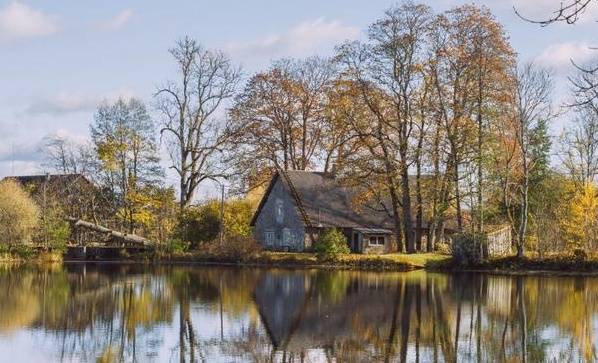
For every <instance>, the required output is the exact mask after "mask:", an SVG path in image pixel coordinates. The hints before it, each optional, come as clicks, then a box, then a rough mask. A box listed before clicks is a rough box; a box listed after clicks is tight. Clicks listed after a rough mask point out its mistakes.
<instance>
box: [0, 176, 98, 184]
mask: <svg viewBox="0 0 598 363" xmlns="http://www.w3.org/2000/svg"><path fill="white" fill-rule="evenodd" d="M3 180H14V181H16V182H18V183H20V184H22V185H28V184H35V185H38V184H42V183H45V182H50V183H62V184H66V185H70V184H73V183H75V182H79V181H83V182H85V183H88V184H91V182H90V181H89V180H88V179H87V178H86V177H85V175H83V174H40V175H16V176H7V177H6V178H4V179H3Z"/></svg>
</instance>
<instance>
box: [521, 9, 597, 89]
mask: <svg viewBox="0 0 598 363" xmlns="http://www.w3.org/2000/svg"><path fill="white" fill-rule="evenodd" d="M597 4H598V1H596V0H567V1H564V2H561V3H560V7H559V8H558V9H556V10H554V11H553V13H552V16H550V17H548V18H546V19H544V20H534V19H531V18H529V17H526V16H524V15H522V14H521V13H520V12H519V11H518V10H517V9H515V13H516V14H517V15H518V16H519V17H520V18H521V19H523V20H525V21H528V22H530V23H535V24H540V25H541V26H548V25H550V24H554V23H566V24H569V25H571V24H575V23H577V21H578V20H579V19H580V17H581V16H582V15H584V13H585V12H586V11H587V10H588V9H589V8H591V7H592V6H595V5H597ZM592 49H596V48H592ZM571 63H572V64H573V66H574V67H575V68H576V69H577V70H578V71H580V73H581V75H580V76H579V77H578V78H575V79H571V82H572V84H573V86H574V88H575V89H576V93H584V94H585V96H586V97H587V96H588V95H591V99H593V100H598V79H597V78H596V77H597V74H598V66H596V65H594V66H580V65H578V64H577V63H575V61H574V60H571Z"/></svg>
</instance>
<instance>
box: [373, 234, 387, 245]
mask: <svg viewBox="0 0 598 363" xmlns="http://www.w3.org/2000/svg"><path fill="white" fill-rule="evenodd" d="M370 246H384V236H370Z"/></svg>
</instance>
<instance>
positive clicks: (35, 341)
mask: <svg viewBox="0 0 598 363" xmlns="http://www.w3.org/2000/svg"><path fill="white" fill-rule="evenodd" d="M0 287H1V288H2V291H3V294H1V295H0V357H11V361H15V362H20V361H30V362H40V361H89V362H93V361H96V362H119V361H126V362H135V361H137V362H146V361H160V362H161V361H179V362H196V361H206V362H218V361H222V362H231V361H239V362H244V361H256V362H270V361H275V362H321V361H324V362H326V361H330V362H332V361H338V362H372V361H380V362H382V361H386V362H390V361H392V362H395V361H396V362H404V361H408V362H445V361H446V362H454V361H459V362H461V361H472V362H473V361H475V362H520V361H526V362H545V361H558V362H560V361H588V362H591V361H596V359H597V355H596V344H597V341H596V337H595V333H596V330H597V328H598V326H597V325H596V322H597V321H598V320H597V319H596V318H597V317H598V314H597V313H598V311H597V310H598V305H597V304H596V302H597V299H598V278H595V277H540V276H530V277H522V276H517V277H507V276H492V275H480V274H477V275H476V274H456V275H446V274H430V273H425V272H414V273H358V272H339V271H333V272H330V271H318V270H299V271H291V270H266V269H233V268H215V267H147V266H141V265H85V264H75V265H67V266H58V267H54V268H31V267H28V268H16V269H15V268H8V267H3V268H0Z"/></svg>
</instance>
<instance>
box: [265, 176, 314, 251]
mask: <svg viewBox="0 0 598 363" xmlns="http://www.w3.org/2000/svg"><path fill="white" fill-rule="evenodd" d="M254 237H255V239H256V240H257V241H258V242H259V243H260V244H261V245H262V246H264V248H266V249H268V250H274V251H296V252H301V251H304V250H305V249H306V243H305V240H306V239H307V238H308V237H307V236H306V234H305V225H304V222H303V220H302V219H301V217H300V215H299V213H298V211H297V206H296V203H295V200H294V199H293V197H292V196H291V194H290V193H289V191H288V190H287V188H286V187H285V185H284V184H283V183H282V181H281V179H280V178H278V179H277V180H276V183H275V184H274V185H273V186H272V189H271V191H270V193H269V194H268V196H267V200H266V201H265V203H264V204H263V206H262V208H261V210H260V213H259V215H258V216H257V218H256V220H255V226H254ZM267 237H270V239H268V238H267Z"/></svg>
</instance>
